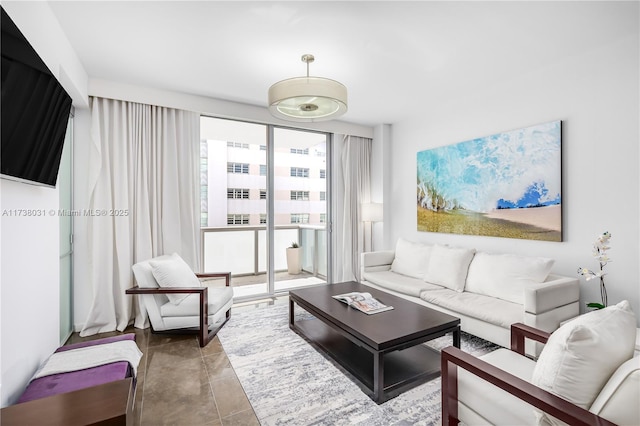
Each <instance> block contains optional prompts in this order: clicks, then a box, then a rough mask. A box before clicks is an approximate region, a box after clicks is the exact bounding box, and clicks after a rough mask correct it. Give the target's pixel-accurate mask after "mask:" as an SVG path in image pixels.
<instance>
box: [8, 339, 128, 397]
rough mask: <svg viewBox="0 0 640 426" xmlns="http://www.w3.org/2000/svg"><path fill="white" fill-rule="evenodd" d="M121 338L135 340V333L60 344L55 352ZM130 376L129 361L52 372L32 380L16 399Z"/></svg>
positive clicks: (46, 394)
mask: <svg viewBox="0 0 640 426" xmlns="http://www.w3.org/2000/svg"><path fill="white" fill-rule="evenodd" d="M121 340H135V334H133V333H128V334H123V335H120V336H113V337H107V338H104V339H97V340H90V341H87V342H80V343H75V344H73V345H67V346H62V347H60V348H58V349H57V350H56V352H64V351H68V350H71V349H78V348H84V347H87V346H94V345H101V344H105V343H112V342H118V341H121ZM131 376H132V370H131V367H130V366H129V363H128V362H126V361H120V362H113V363H111V364H105V365H101V366H99V367H93V368H87V369H85V370H78V371H71V372H68V373H60V374H52V375H50V376H45V377H40V378H38V379H35V380H32V381H31V382H30V383H29V385H28V386H27V388H26V389H25V391H24V393H23V394H22V395H21V396H20V398H19V399H18V403H21V402H27V401H32V400H34V399H39V398H44V397H47V396H51V395H56V394H59V393H64V392H71V391H74V390H79V389H84V388H88V387H91V386H96V385H101V384H104V383H108V382H113V381H115V380H121V379H124V378H127V377H131Z"/></svg>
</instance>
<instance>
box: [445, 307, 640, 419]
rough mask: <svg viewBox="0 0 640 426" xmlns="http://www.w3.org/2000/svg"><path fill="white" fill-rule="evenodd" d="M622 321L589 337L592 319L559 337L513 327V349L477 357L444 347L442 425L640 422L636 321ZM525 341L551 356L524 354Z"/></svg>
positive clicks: (563, 330) (559, 331) (499, 350)
mask: <svg viewBox="0 0 640 426" xmlns="http://www.w3.org/2000/svg"><path fill="white" fill-rule="evenodd" d="M624 303H626V302H622V303H621V304H618V305H616V307H613V308H612V309H617V308H618V307H620V306H621V305H622V304H624ZM607 309H608V308H607ZM621 310H622V309H621ZM603 311H604V310H603ZM590 314H591V313H589V314H586V315H583V316H582V317H586V316H587V315H590ZM596 315H601V314H596ZM578 318H580V317H578ZM594 318H595V319H596V320H598V321H599V320H600V318H601V317H595V316H594ZM574 321H575V320H574ZM602 322H603V323H604V322H605V321H604V320H603V321H602ZM623 322H626V324H623V325H621V322H620V321H619V322H617V323H613V324H610V325H609V326H603V327H602V328H601V329H600V330H599V331H592V330H593V329H597V325H596V326H595V327H594V323H595V322H594V321H592V322H590V323H587V322H586V321H585V322H584V324H580V325H578V326H577V327H574V328H567V329H563V328H565V327H571V324H566V325H563V326H562V327H561V328H559V329H558V330H556V331H555V332H554V334H556V333H559V334H558V335H557V336H552V334H550V333H547V332H544V331H541V330H538V329H535V328H533V327H529V326H526V325H524V324H513V325H512V327H511V350H508V349H498V350H496V351H494V352H491V353H489V354H487V355H484V356H482V357H479V358H476V357H475V356H473V355H470V354H468V353H465V352H462V351H461V350H460V349H458V348H455V347H448V348H445V349H443V350H442V358H441V360H442V366H441V368H442V370H441V371H442V424H443V425H444V426H447V425H457V424H458V423H464V424H465V425H469V426H471V425H479V424H482V425H486V424H493V425H498V424H502V425H516V424H517V425H529V424H531V425H564V424H569V425H615V424H619V425H638V424H640V404H639V403H638V402H639V401H640V356H639V355H638V353H635V355H633V349H634V346H635V344H634V343H633V342H634V340H635V336H634V334H635V327H636V325H635V318H633V315H632V319H631V320H630V321H629V320H628V318H625V319H624V321H623ZM578 327H582V328H578ZM621 329H624V331H622V332H621V333H620V334H616V331H614V330H621ZM610 334H613V335H614V336H612V337H609V336H608V335H610ZM552 337H554V339H552ZM525 338H528V339H532V340H535V341H538V342H541V343H547V346H545V350H548V352H547V355H548V356H546V357H545V350H543V352H542V353H541V355H540V358H539V359H538V361H537V362H536V361H534V360H533V359H531V358H528V357H526V356H524V347H525V343H524V342H525ZM608 338H610V339H611V340H610V341H607V339H608ZM612 347H613V348H612ZM543 357H545V359H543ZM543 364H544V365H543ZM536 365H537V367H538V368H536ZM598 376H599V377H598Z"/></svg>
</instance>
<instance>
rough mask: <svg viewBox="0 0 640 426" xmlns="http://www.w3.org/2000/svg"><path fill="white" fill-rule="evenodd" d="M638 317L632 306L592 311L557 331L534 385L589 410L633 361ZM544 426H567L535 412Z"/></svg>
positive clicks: (544, 352) (539, 364)
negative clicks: (619, 370) (614, 376)
mask: <svg viewBox="0 0 640 426" xmlns="http://www.w3.org/2000/svg"><path fill="white" fill-rule="evenodd" d="M635 338H636V319H635V316H634V315H633V312H632V311H631V307H630V306H629V302H627V301H626V300H625V301H622V302H620V303H618V304H617V305H614V306H609V307H607V308H605V309H600V310H596V311H592V312H589V313H587V314H584V315H581V316H579V317H577V318H576V319H574V320H572V321H569V322H568V323H566V324H564V325H563V326H562V327H560V328H559V329H557V330H556V331H555V332H554V333H553V334H551V337H550V338H549V341H548V342H547V344H546V345H545V347H544V349H543V350H542V353H541V354H540V358H539V359H538V362H537V363H536V366H535V368H534V370H533V376H532V378H531V383H533V384H534V385H536V386H538V387H540V388H542V389H545V390H547V391H549V392H551V393H554V394H556V395H558V396H560V397H562V398H564V399H566V400H568V401H570V402H572V403H574V404H576V405H578V406H580V407H582V408H585V409H589V407H591V405H592V403H593V401H594V400H595V399H596V397H597V396H598V394H599V393H600V391H601V390H602V388H603V387H604V385H605V384H606V383H607V380H609V377H611V375H612V374H613V373H614V372H615V371H616V369H617V368H618V367H619V366H620V365H622V363H624V362H625V361H627V360H629V359H631V357H632V356H633V350H634V347H635ZM536 416H537V417H538V420H539V423H540V424H564V423H562V422H560V421H559V420H557V419H555V418H553V417H551V416H549V415H547V414H544V413H542V412H540V411H538V410H536Z"/></svg>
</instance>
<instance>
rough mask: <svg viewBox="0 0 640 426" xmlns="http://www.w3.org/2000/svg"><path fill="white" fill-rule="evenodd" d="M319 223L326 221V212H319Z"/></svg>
mask: <svg viewBox="0 0 640 426" xmlns="http://www.w3.org/2000/svg"><path fill="white" fill-rule="evenodd" d="M320 223H327V214H326V213H320Z"/></svg>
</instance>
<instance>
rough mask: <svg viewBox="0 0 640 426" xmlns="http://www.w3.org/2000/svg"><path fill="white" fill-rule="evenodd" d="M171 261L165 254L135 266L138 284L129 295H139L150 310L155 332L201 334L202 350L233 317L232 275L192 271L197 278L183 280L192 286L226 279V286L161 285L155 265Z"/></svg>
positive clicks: (133, 268)
mask: <svg viewBox="0 0 640 426" xmlns="http://www.w3.org/2000/svg"><path fill="white" fill-rule="evenodd" d="M173 256H177V255H175V254H174V255H173ZM170 258H171V255H164V256H159V257H156V258H154V259H149V260H145V261H142V262H139V263H136V264H135V265H133V267H132V270H133V274H134V276H135V278H136V282H137V284H138V285H137V286H136V287H133V288H130V289H128V290H127V291H126V294H137V295H139V302H140V306H141V309H142V308H144V309H146V311H147V314H148V316H149V322H150V323H151V330H152V332H154V333H161V332H167V333H197V334H198V341H199V343H200V347H205V346H206V345H207V344H208V343H209V341H210V340H211V339H212V338H213V337H214V336H215V335H216V333H217V332H218V331H219V330H220V329H221V328H222V326H223V325H224V324H225V323H226V322H227V321H228V320H229V318H230V317H231V305H232V304H233V290H232V289H231V287H230V284H231V273H230V272H222V273H202V274H200V273H198V274H194V273H193V272H191V271H190V270H189V272H190V273H191V274H193V277H190V276H186V277H185V280H184V281H182V283H184V282H188V283H192V282H193V281H192V280H191V278H196V279H197V280H202V279H212V278H224V279H225V286H224V287H208V286H202V285H201V286H189V287H183V286H181V282H176V283H170V284H169V285H168V284H166V283H165V285H164V286H161V285H160V284H159V282H158V280H157V279H156V277H155V276H154V272H155V270H154V269H153V267H152V265H154V264H153V262H154V261H166V260H171V259H170ZM180 261H181V259H180ZM185 265H186V264H185ZM182 285H184V284H182ZM184 294H186V296H184ZM168 296H169V297H168ZM170 297H178V299H180V301H179V302H178V303H175V302H172V300H170Z"/></svg>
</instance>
